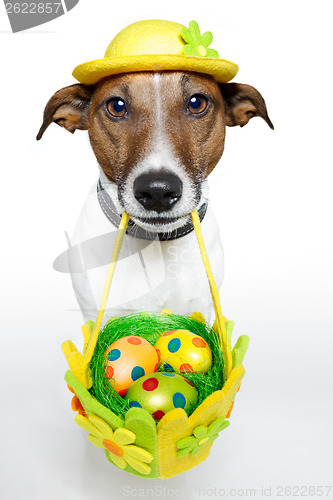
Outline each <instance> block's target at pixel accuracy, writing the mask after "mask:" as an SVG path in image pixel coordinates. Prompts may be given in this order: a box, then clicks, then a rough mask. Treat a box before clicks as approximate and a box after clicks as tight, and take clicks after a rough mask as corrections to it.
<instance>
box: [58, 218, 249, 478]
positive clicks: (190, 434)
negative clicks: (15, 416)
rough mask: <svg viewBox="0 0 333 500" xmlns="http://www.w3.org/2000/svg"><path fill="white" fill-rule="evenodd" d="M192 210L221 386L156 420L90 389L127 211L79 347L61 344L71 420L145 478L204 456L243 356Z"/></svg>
mask: <svg viewBox="0 0 333 500" xmlns="http://www.w3.org/2000/svg"><path fill="white" fill-rule="evenodd" d="M191 216H192V222H193V226H194V229H195V231H196V235H197V238H198V243H199V247H200V251H201V255H202V259H203V263H204V266H205V269H206V273H207V277H208V281H209V285H210V291H211V295H212V299H213V304H214V309H215V315H216V320H215V322H214V325H213V330H215V332H216V333H217V334H218V336H219V339H220V346H221V351H222V353H223V358H224V367H223V370H224V380H225V383H224V385H223V387H221V388H220V389H219V390H217V391H215V392H213V393H212V394H210V395H209V396H208V397H207V398H206V399H205V400H204V401H203V402H202V403H201V404H200V405H199V406H198V407H197V408H196V409H195V410H194V411H193V413H192V414H191V415H189V416H188V415H187V413H186V412H185V411H184V410H183V409H182V408H175V409H173V410H171V411H169V412H167V413H166V414H165V415H164V416H163V417H162V419H161V420H160V421H159V422H156V421H155V420H154V418H153V417H152V415H151V414H150V413H149V412H148V411H146V410H144V409H143V408H130V409H129V410H128V411H127V412H126V413H125V414H121V415H117V414H116V413H115V412H113V411H111V410H110V409H109V408H107V407H106V406H103V404H101V403H100V402H99V401H98V400H97V399H96V398H95V397H93V396H92V394H91V393H90V392H89V389H90V388H91V387H92V385H93V381H92V378H91V372H90V363H91V360H92V357H93V354H94V350H95V347H96V344H97V341H98V337H99V333H100V329H101V324H102V319H103V314H104V310H105V307H106V301H107V297H108V294H109V290H110V286H111V282H112V278H113V274H114V271H115V266H116V262H117V259H118V256H119V252H120V248H121V244H122V240H123V237H124V234H125V232H126V228H127V224H128V219H129V216H128V214H127V213H126V212H125V213H124V214H123V217H122V220H121V223H120V226H119V230H118V235H117V238H116V241H115V244H114V248H113V253H112V258H111V264H110V267H109V271H108V276H107V280H106V284H105V288H104V293H103V298H102V304H101V308H100V310H99V313H98V315H97V319H96V322H95V323H93V322H87V323H86V324H85V325H83V327H82V333H83V336H84V348H83V353H82V354H81V353H79V352H78V351H77V349H76V347H75V346H74V344H73V343H72V342H71V341H66V342H64V344H63V346H62V348H63V351H64V354H65V356H66V358H67V361H68V364H69V367H70V370H68V371H67V373H66V375H65V380H66V382H67V384H68V387H69V388H70V390H71V391H72V392H73V393H74V396H73V399H72V408H73V410H75V411H77V412H78V414H77V415H76V417H75V421H76V423H77V424H78V425H79V426H80V427H82V428H83V429H85V430H86V431H87V432H88V433H89V434H88V439H89V440H90V441H91V442H92V443H93V444H94V445H95V446H97V447H99V448H101V449H103V451H104V452H105V454H106V457H107V459H108V460H109V462H110V463H111V464H113V465H114V466H116V467H118V468H120V469H123V470H125V471H126V472H129V473H131V474H135V475H137V476H141V477H146V478H156V477H159V478H162V479H163V478H169V477H173V476H175V475H177V474H180V473H181V472H184V471H186V470H189V469H191V468H192V467H195V466H196V465H198V464H199V463H200V462H202V461H203V460H205V459H206V458H207V457H208V455H209V451H210V448H211V446H212V443H213V442H214V440H215V439H216V438H217V436H218V434H219V432H221V431H222V430H223V429H225V428H226V427H227V426H228V425H229V421H228V420H226V419H228V418H229V417H230V413H231V409H232V406H233V401H234V398H235V395H236V392H237V391H238V390H239V387H240V384H241V380H242V378H243V375H244V368H243V366H242V361H243V358H244V355H245V353H246V350H247V347H248V342H249V338H248V336H247V335H242V336H241V337H239V339H238V340H237V342H236V344H235V346H234V348H233V349H232V350H231V347H230V343H231V333H232V329H233V322H231V321H227V320H226V318H225V317H224V316H222V312H221V306H220V300H219V295H218V290H217V287H216V285H215V282H214V279H213V276H212V273H211V269H210V266H209V262H208V258H207V254H206V251H205V247H204V243H203V239H202V234H201V229H200V221H199V216H198V213H197V211H196V210H195V211H193V212H192V214H191ZM164 314H172V313H171V311H169V310H164V311H162V312H161V315H164ZM190 318H191V319H192V320H195V321H198V322H205V319H204V317H203V315H202V314H201V313H198V312H194V313H193V314H192V315H191V317H190Z"/></svg>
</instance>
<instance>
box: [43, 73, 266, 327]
mask: <svg viewBox="0 0 333 500" xmlns="http://www.w3.org/2000/svg"><path fill="white" fill-rule="evenodd" d="M255 116H258V117H261V118H262V119H264V120H265V122H266V123H267V124H268V126H269V127H270V128H271V129H273V128H274V127H273V124H272V122H271V120H270V118H269V116H268V113H267V109H266V105H265V101H264V99H263V97H262V96H261V94H260V93H259V92H258V91H257V90H256V89H255V88H254V87H252V86H250V85H245V84H239V83H218V82H217V81H216V80H215V79H214V78H213V77H212V76H210V75H208V74H203V73H198V72H194V71H181V70H175V71H173V70H166V71H138V72H129V73H122V74H117V75H112V76H107V77H105V78H103V79H101V80H100V81H98V82H97V83H96V84H92V85H88V84H74V85H70V86H69V87H65V88H63V89H61V90H59V91H58V92H56V93H55V94H54V95H53V96H52V97H51V99H50V100H49V101H48V103H47V105H46V108H45V111H44V119H43V124H42V126H41V128H40V131H39V133H38V135H37V139H38V140H39V139H41V138H42V136H43V134H44V132H45V130H46V129H47V127H48V126H49V125H50V124H51V123H52V122H55V123H56V124H58V125H60V126H61V127H64V128H65V129H66V130H68V131H69V132H71V133H74V132H75V130H87V131H88V134H89V139H90V143H91V146H92V149H93V152H94V154H95V156H96V159H97V162H98V165H99V168H100V179H99V181H98V185H97V188H96V185H95V186H93V188H92V189H91V191H90V193H89V196H88V199H87V201H86V204H85V206H84V207H83V210H82V212H81V215H80V218H79V221H78V224H77V227H76V229H75V232H74V234H73V237H72V238H71V249H73V248H74V249H75V251H72V252H70V255H71V257H70V269H71V277H72V282H73V286H74V290H75V293H76V297H77V299H78V302H79V305H80V308H81V311H82V313H83V316H84V319H85V320H88V319H93V318H94V317H95V315H96V314H97V311H98V306H99V301H100V298H101V296H102V291H103V286H104V282H105V278H106V269H107V266H106V264H107V263H106V261H105V254H106V255H108V256H109V257H110V256H111V251H112V244H111V240H112V238H111V239H106V236H107V235H113V236H112V237H114V235H115V232H116V230H117V229H116V227H117V224H118V223H119V221H120V217H121V214H122V213H123V212H124V210H126V211H127V212H128V214H129V216H130V221H131V222H130V225H129V229H128V233H127V234H126V235H125V238H124V242H123V247H122V253H121V255H120V257H122V256H123V257H122V258H120V260H119V262H118V263H117V269H116V273H115V277H114V281H113V283H112V287H111V293H110V298H109V303H108V308H107V310H106V319H108V317H112V316H122V315H126V314H129V313H132V312H138V311H145V310H149V311H155V312H160V311H161V310H162V309H164V308H167V309H170V310H171V311H172V312H173V313H175V314H184V315H188V314H191V313H192V312H194V311H200V312H201V313H202V314H203V315H204V316H205V317H206V319H207V320H210V321H212V320H213V306H212V300H211V296H210V292H209V286H208V282H207V278H206V274H205V269H204V267H203V264H202V260H201V256H200V252H199V248H198V244H197V241H196V236H195V233H194V231H193V226H192V224H191V220H190V213H191V211H192V210H194V209H198V211H199V215H200V219H201V224H202V232H203V237H204V242H205V245H206V249H207V253H208V257H209V260H210V264H211V268H212V272H213V275H214V277H215V280H216V284H217V286H218V287H219V288H220V286H221V284H222V280H223V250H222V245H221V241H220V237H219V230H218V226H217V223H216V220H215V218H214V215H213V213H212V210H211V207H210V204H209V201H208V198H209V194H208V181H207V178H208V176H209V174H210V173H211V172H212V170H213V169H214V168H215V166H216V165H217V164H218V162H219V160H220V158H221V156H222V153H223V150H224V142H225V131H226V127H227V126H229V127H233V126H237V125H238V126H240V127H243V126H244V125H246V124H247V123H248V122H249V120H250V119H251V118H253V117H255ZM87 242H90V243H89V244H88V243H87ZM103 242H104V243H103ZM106 242H108V243H107V246H106ZM85 245H86V246H85ZM101 246H103V249H101ZM78 263H79V265H78Z"/></svg>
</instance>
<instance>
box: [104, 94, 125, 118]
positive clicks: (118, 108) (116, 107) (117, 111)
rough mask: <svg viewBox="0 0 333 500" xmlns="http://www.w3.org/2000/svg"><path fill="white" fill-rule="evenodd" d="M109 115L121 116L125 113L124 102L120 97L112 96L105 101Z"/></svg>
mask: <svg viewBox="0 0 333 500" xmlns="http://www.w3.org/2000/svg"><path fill="white" fill-rule="evenodd" d="M106 109H107V110H108V112H109V113H110V115H112V116H115V117H117V118H121V117H122V116H125V115H126V114H127V109H126V104H125V103H124V101H123V100H122V99H121V98H120V97H113V98H112V99H110V100H109V101H108V102H107V103H106Z"/></svg>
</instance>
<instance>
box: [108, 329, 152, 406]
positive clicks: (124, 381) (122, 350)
mask: <svg viewBox="0 0 333 500" xmlns="http://www.w3.org/2000/svg"><path fill="white" fill-rule="evenodd" d="M105 360H106V363H105V365H104V369H105V373H106V378H107V379H108V380H109V383H110V385H111V387H113V388H114V390H115V391H116V392H117V393H118V394H119V395H120V396H124V395H125V393H126V391H127V389H128V388H129V386H130V385H131V384H132V383H133V382H134V381H135V380H137V379H138V378H139V377H143V376H144V375H146V374H149V373H153V372H155V371H156V370H157V368H158V361H159V358H158V354H157V352H156V350H155V348H154V346H152V345H151V344H150V343H149V342H148V340H146V339H144V338H143V337H137V336H134V335H130V336H129V337H122V338H120V339H118V340H116V341H115V342H113V343H112V344H111V345H110V346H109V347H108V348H107V349H106V351H105Z"/></svg>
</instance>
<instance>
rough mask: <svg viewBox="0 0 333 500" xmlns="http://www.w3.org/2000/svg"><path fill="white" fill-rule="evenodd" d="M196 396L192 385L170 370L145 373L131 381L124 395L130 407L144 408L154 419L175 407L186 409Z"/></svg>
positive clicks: (159, 417)
mask: <svg viewBox="0 0 333 500" xmlns="http://www.w3.org/2000/svg"><path fill="white" fill-rule="evenodd" d="M196 398H197V390H196V388H195V387H194V385H193V384H192V383H191V382H189V381H188V380H186V379H185V378H184V377H182V376H181V375H177V374H176V373H172V372H156V373H153V374H150V375H145V376H144V377H141V378H139V379H138V380H136V381H135V382H133V384H132V385H131V387H130V388H129V389H128V391H127V393H126V395H125V399H127V400H128V401H129V405H130V407H139V408H144V409H145V410H147V411H149V412H150V413H151V414H152V415H153V417H154V418H155V420H160V419H161V418H162V417H163V416H164V415H165V414H166V413H167V412H168V411H170V410H173V409H175V408H183V409H184V410H187V409H188V408H189V407H190V405H191V404H192V403H194V402H195V401H196Z"/></svg>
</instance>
